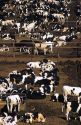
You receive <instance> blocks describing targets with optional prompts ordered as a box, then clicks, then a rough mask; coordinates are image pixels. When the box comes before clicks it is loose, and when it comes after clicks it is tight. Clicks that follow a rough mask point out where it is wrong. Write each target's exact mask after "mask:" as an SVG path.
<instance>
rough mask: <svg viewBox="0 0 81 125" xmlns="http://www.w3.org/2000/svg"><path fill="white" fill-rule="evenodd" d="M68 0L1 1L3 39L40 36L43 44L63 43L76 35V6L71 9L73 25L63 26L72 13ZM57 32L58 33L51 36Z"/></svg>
mask: <svg viewBox="0 0 81 125" xmlns="http://www.w3.org/2000/svg"><path fill="white" fill-rule="evenodd" d="M70 4H72V1H71V0H70V1H69V2H68V0H45V1H44V0H30V1H29V0H23V1H21V0H9V1H7V2H5V1H3V0H1V11H2V12H1V14H0V24H1V26H0V32H1V38H2V39H4V40H12V39H15V37H16V34H18V35H19V36H20V35H26V36H30V37H31V38H35V39H40V40H42V41H43V43H46V47H47V46H50V45H49V43H50V44H52V42H54V46H56V47H58V46H62V45H66V44H67V42H68V41H72V40H73V39H77V38H78V35H77V34H80V32H81V31H80V16H81V8H80V5H76V7H75V8H74V14H75V19H76V20H75V21H76V25H74V26H69V25H68V26H67V25H66V21H69V19H70V17H71V16H72V15H73V14H72V13H71V10H70V8H69V5H70ZM55 33H56V34H59V35H55Z"/></svg>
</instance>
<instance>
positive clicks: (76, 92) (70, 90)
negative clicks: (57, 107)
mask: <svg viewBox="0 0 81 125" xmlns="http://www.w3.org/2000/svg"><path fill="white" fill-rule="evenodd" d="M62 90H63V96H64V102H67V96H68V95H71V96H77V97H78V103H79V102H80V97H79V96H80V95H81V88H80V87H71V86H63V89H62Z"/></svg>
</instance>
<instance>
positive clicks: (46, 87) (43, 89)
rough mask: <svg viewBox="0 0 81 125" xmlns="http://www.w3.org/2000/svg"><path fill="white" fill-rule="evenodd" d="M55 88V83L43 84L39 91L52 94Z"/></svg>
mask: <svg viewBox="0 0 81 125" xmlns="http://www.w3.org/2000/svg"><path fill="white" fill-rule="evenodd" d="M54 90H55V89H54V85H53V84H49V85H41V87H39V91H40V92H41V93H42V94H45V95H50V93H52V92H54Z"/></svg>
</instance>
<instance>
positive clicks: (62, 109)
mask: <svg viewBox="0 0 81 125" xmlns="http://www.w3.org/2000/svg"><path fill="white" fill-rule="evenodd" d="M64 107H65V105H64V104H62V112H64Z"/></svg>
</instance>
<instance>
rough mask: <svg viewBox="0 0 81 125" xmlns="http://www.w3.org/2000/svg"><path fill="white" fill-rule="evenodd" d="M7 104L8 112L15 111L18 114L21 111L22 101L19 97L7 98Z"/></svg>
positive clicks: (11, 96)
mask: <svg viewBox="0 0 81 125" xmlns="http://www.w3.org/2000/svg"><path fill="white" fill-rule="evenodd" d="M6 104H7V109H8V112H13V110H14V111H15V109H16V112H18V111H20V104H21V99H20V97H19V95H10V96H8V97H7V98H6Z"/></svg>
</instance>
